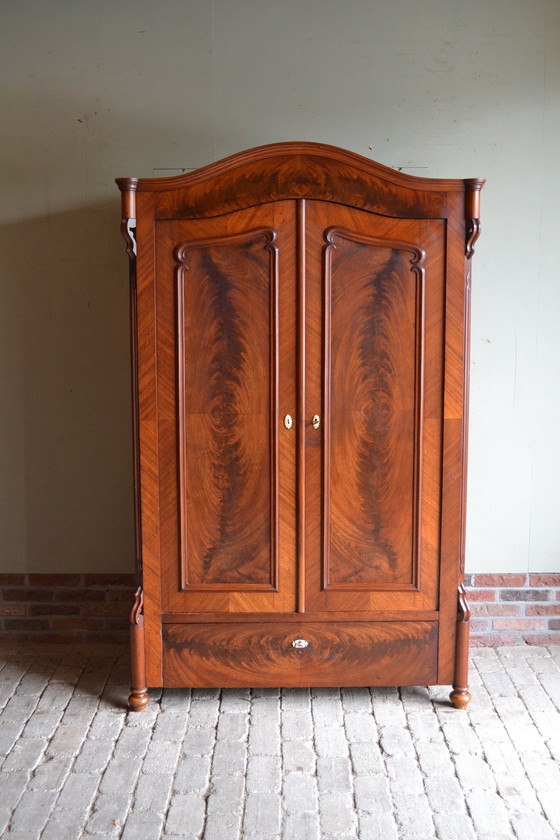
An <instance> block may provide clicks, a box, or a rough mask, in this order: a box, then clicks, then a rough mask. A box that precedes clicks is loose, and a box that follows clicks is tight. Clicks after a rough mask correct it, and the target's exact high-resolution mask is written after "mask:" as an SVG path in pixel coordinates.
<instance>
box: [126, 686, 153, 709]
mask: <svg viewBox="0 0 560 840" xmlns="http://www.w3.org/2000/svg"><path fill="white" fill-rule="evenodd" d="M149 702H150V695H149V694H148V689H147V688H138V689H137V688H133V689H132V691H131V693H130V696H129V698H128V708H129V709H130V711H131V712H141V711H142V709H145V708H146V706H147V705H148V703H149Z"/></svg>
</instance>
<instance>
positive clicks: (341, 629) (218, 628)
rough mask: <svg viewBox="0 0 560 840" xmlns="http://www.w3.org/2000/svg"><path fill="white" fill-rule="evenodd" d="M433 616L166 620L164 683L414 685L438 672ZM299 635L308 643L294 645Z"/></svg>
mask: <svg viewBox="0 0 560 840" xmlns="http://www.w3.org/2000/svg"><path fill="white" fill-rule="evenodd" d="M437 626H438V625H437V622H408V623H406V622H403V623H392V622H384V623H372V624H370V623H367V622H363V623H360V622H345V623H337V622H330V623H324V624H320V623H305V624H302V625H301V626H298V625H297V624H292V625H289V626H286V625H284V624H281V623H277V624H268V625H264V626H258V625H255V624H235V625H229V624H221V625H215V626H213V627H209V626H208V625H206V624H203V625H200V624H190V625H185V624H181V625H165V626H164V646H165V651H166V652H165V662H166V665H165V672H164V679H165V684H166V685H169V686H180V685H188V686H193V687H194V686H197V687H204V686H222V685H227V686H253V687H266V686H269V687H271V686H278V685H283V686H328V685H341V686H344V685H391V684H395V683H396V684H398V685H418V684H429V683H431V682H433V680H434V679H435V677H436V673H437V659H436V639H437ZM297 639H301V640H304V641H305V642H307V646H306V647H304V648H295V647H294V646H293V644H292V643H293V642H294V641H295V640H297Z"/></svg>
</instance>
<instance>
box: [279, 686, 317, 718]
mask: <svg viewBox="0 0 560 840" xmlns="http://www.w3.org/2000/svg"><path fill="white" fill-rule="evenodd" d="M310 708H311V691H310V689H309V688H283V689H282V709H283V710H286V711H293V712H299V711H305V710H307V709H310Z"/></svg>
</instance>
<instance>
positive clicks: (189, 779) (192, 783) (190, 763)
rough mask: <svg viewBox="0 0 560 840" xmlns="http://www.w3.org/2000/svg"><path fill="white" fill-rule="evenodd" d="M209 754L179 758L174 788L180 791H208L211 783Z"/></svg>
mask: <svg viewBox="0 0 560 840" xmlns="http://www.w3.org/2000/svg"><path fill="white" fill-rule="evenodd" d="M211 760H212V759H211V757H210V756H209V755H197V756H188V757H185V758H182V759H180V760H179V763H178V764H177V770H176V772H175V776H174V778H173V790H174V791H177V792H178V793H197V794H199V795H202V794H203V793H205V792H206V790H207V788H208V785H209V783H210V762H211Z"/></svg>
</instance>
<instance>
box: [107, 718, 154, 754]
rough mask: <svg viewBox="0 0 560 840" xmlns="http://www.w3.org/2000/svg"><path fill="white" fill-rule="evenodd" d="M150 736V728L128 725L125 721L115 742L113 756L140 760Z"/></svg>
mask: <svg viewBox="0 0 560 840" xmlns="http://www.w3.org/2000/svg"><path fill="white" fill-rule="evenodd" d="M142 714H143V713H142ZM151 737H152V730H151V729H148V728H140V727H136V726H129V725H128V723H127V725H126V726H124V727H123V728H122V729H121V731H120V732H119V736H118V738H117V741H116V743H115V746H114V749H115V758H131V759H137V760H139V761H140V760H141V759H142V758H143V757H144V756H145V754H146V750H147V749H148V744H149V743H150V739H151Z"/></svg>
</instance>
